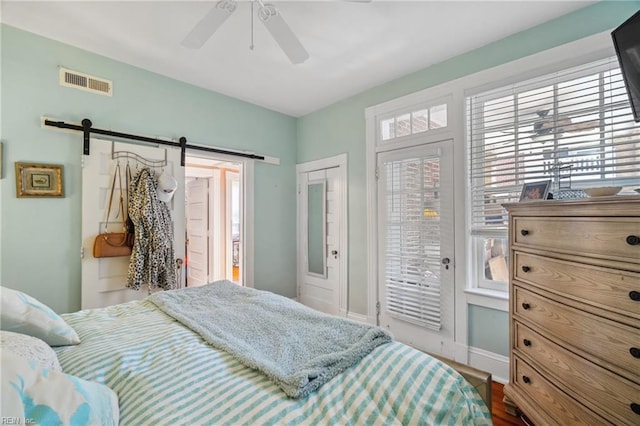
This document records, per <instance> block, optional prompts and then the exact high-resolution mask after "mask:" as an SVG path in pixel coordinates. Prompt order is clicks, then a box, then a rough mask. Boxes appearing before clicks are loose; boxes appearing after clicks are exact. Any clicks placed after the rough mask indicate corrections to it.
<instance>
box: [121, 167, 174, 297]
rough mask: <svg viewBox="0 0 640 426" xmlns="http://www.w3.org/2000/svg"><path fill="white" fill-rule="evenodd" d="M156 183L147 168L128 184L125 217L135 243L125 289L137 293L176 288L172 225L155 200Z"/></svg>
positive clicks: (166, 212)
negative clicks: (143, 288)
mask: <svg viewBox="0 0 640 426" xmlns="http://www.w3.org/2000/svg"><path fill="white" fill-rule="evenodd" d="M156 187H157V179H156V177H155V175H154V173H153V172H152V171H151V170H150V169H149V168H147V167H145V168H143V169H142V170H140V171H139V172H138V174H137V175H136V176H135V177H134V178H133V180H132V181H131V186H130V187H129V217H130V218H131V220H132V221H133V224H134V226H135V240H134V244H133V248H132V250H131V261H130V263H129V272H128V274H127V287H128V288H131V289H134V290H140V287H141V286H142V285H144V284H148V286H149V292H151V290H152V289H154V288H160V289H163V290H169V289H173V288H176V273H175V269H174V268H175V266H174V265H175V255H174V249H173V222H172V221H171V213H170V211H169V207H168V206H167V204H166V203H164V202H162V201H160V200H159V199H158V195H157V193H156Z"/></svg>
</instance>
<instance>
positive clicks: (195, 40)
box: [181, 0, 237, 49]
mask: <svg viewBox="0 0 640 426" xmlns="http://www.w3.org/2000/svg"><path fill="white" fill-rule="evenodd" d="M236 6H237V4H236V2H235V0H220V1H219V2H218V3H216V6H215V7H214V8H213V9H211V10H210V11H209V13H207V14H206V15H205V16H204V17H203V18H202V19H201V20H200V22H198V23H197V24H196V26H195V27H193V29H192V30H191V32H190V33H189V34H188V35H187V36H186V37H185V39H184V40H182V43H181V44H182V45H183V46H184V47H190V48H192V49H198V48H200V47H202V45H203V44H204V43H205V42H206V41H207V40H209V38H210V37H211V36H212V35H213V33H215V32H216V31H217V30H218V28H220V26H222V24H224V21H226V20H227V18H228V17H229V16H231V14H232V13H233V12H234V11H235V10H236Z"/></svg>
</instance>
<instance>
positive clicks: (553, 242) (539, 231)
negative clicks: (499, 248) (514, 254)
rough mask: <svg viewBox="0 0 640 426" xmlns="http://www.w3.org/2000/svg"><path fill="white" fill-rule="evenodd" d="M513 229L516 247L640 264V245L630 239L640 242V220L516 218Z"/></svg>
mask: <svg viewBox="0 0 640 426" xmlns="http://www.w3.org/2000/svg"><path fill="white" fill-rule="evenodd" d="M512 225H513V226H512V228H511V230H512V232H513V235H512V238H513V244H514V246H518V245H522V246H526V247H531V248H538V249H541V250H558V251H561V252H564V253H571V254H580V255H585V256H594V257H599V258H603V259H611V260H619V261H625V262H631V263H635V264H640V244H634V243H635V241H634V240H633V238H629V237H638V238H640V219H639V218H611V219H609V218H597V219H589V218H580V217H577V218H575V217H574V218H561V217H515V218H513V223H512ZM627 239H629V242H628V241H627Z"/></svg>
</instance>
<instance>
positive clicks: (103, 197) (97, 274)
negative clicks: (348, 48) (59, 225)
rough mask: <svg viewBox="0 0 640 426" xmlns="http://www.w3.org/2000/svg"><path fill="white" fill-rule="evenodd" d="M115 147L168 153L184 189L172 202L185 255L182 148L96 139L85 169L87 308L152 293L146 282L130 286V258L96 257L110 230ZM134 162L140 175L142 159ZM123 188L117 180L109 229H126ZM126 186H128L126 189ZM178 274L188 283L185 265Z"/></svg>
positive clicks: (154, 156) (152, 156)
mask: <svg viewBox="0 0 640 426" xmlns="http://www.w3.org/2000/svg"><path fill="white" fill-rule="evenodd" d="M114 151H116V152H118V151H128V152H132V153H135V154H138V155H140V156H142V157H144V158H146V159H149V160H163V159H165V155H166V159H167V165H166V166H165V167H164V170H165V171H166V172H167V173H169V174H171V175H172V176H173V177H174V178H175V179H176V180H177V181H178V189H177V190H176V192H175V194H174V196H173V199H172V201H171V202H170V203H169V207H170V210H171V217H172V219H173V231H174V250H175V257H176V259H180V260H182V259H183V258H184V250H185V244H184V240H185V230H184V222H185V219H184V209H185V201H184V200H185V198H184V168H183V167H181V166H180V150H179V149H176V148H172V147H166V148H165V147H162V146H160V147H154V146H142V145H135V144H129V143H124V142H111V141H106V140H100V139H91V155H88V156H83V169H82V297H81V306H82V309H88V308H98V307H103V306H109V305H114V304H117V303H123V302H128V301H131V300H136V299H142V298H144V297H146V296H147V295H148V289H147V287H146V286H144V287H143V288H141V289H140V290H139V291H135V290H130V289H128V288H127V287H126V282H127V271H128V268H129V257H112V258H95V257H93V242H94V240H95V237H96V235H98V234H99V233H101V232H103V231H104V222H105V216H106V209H107V206H108V203H109V194H110V190H111V182H112V179H113V173H114V169H115V167H116V164H117V161H118V160H113V159H112V152H114ZM165 152H166V154H165ZM119 161H120V168H121V170H122V179H123V180H122V184H123V186H125V175H124V172H125V166H126V163H127V160H126V159H120V160H119ZM130 165H131V166H132V167H133V169H132V171H133V174H134V176H135V173H136V162H135V161H130ZM140 167H143V166H140ZM158 172H160V169H158ZM117 188H118V187H117V185H116V191H115V193H114V201H113V203H114V205H112V207H111V217H110V219H109V230H110V231H113V232H119V231H120V229H121V225H120V223H121V218H120V217H118V218H117V219H116V218H115V214H116V212H117V210H118V205H117V200H118V198H119V194H118V190H117ZM124 190H125V191H126V188H125V189H124ZM124 195H125V196H126V194H124ZM177 273H178V274H179V275H178V283H179V284H180V283H184V276H183V274H184V268H182V267H181V268H180V269H179V270H178V271H177Z"/></svg>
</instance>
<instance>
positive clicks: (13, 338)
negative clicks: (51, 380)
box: [0, 330, 62, 371]
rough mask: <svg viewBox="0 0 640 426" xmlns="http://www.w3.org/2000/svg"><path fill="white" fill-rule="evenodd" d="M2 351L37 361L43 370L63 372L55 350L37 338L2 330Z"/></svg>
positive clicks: (0, 339)
mask: <svg viewBox="0 0 640 426" xmlns="http://www.w3.org/2000/svg"><path fill="white" fill-rule="evenodd" d="M0 350H2V351H9V352H12V353H14V354H15V355H18V356H20V357H22V358H25V359H27V360H33V361H36V362H37V363H38V364H39V365H40V367H42V368H46V369H48V370H52V371H62V367H60V362H59V361H58V356H57V355H56V353H55V352H54V350H53V349H51V346H49V345H47V344H46V343H45V342H43V341H42V340H40V339H38V338H37V337H33V336H27V335H26V334H20V333H13V332H11V331H4V330H2V331H0Z"/></svg>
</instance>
